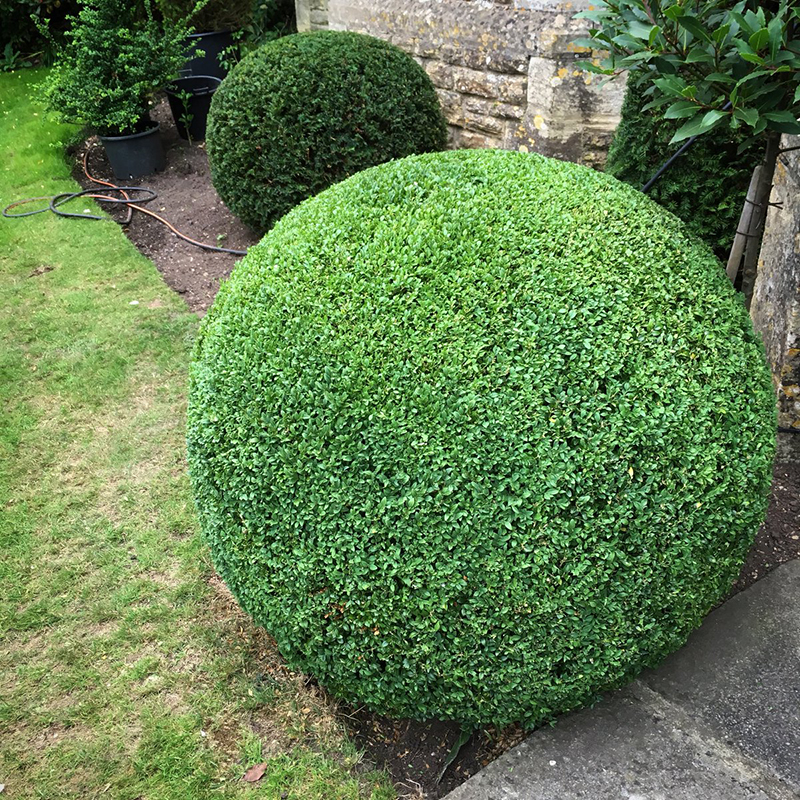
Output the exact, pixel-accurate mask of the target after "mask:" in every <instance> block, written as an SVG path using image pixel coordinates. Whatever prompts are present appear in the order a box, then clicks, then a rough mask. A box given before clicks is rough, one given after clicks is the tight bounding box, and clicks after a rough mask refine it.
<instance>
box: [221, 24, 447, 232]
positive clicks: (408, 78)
mask: <svg viewBox="0 0 800 800" xmlns="http://www.w3.org/2000/svg"><path fill="white" fill-rule="evenodd" d="M445 142H446V125H445V122H444V118H443V116H442V112H441V108H440V106H439V100H438V97H437V95H436V90H435V89H434V88H433V84H432V83H431V81H430V79H429V78H428V76H427V74H426V73H425V70H424V69H422V67H420V66H419V64H417V63H416V61H414V60H413V59H412V58H411V56H409V55H406V54H405V53H404V52H403V51H402V50H400V49H399V48H397V47H394V46H393V45H391V44H389V43H388V42H384V41H382V40H380V39H375V38H372V37H371V36H364V35H362V34H358V33H345V32H342V31H314V32H311V33H299V34H295V35H293V36H284V37H283V38H281V39H278V40H276V41H273V42H268V43H267V44H265V45H264V46H263V47H260V48H259V49H258V50H255V51H254V52H252V53H250V54H249V55H248V56H246V57H245V58H244V59H242V61H241V62H240V63H239V64H238V65H237V66H236V67H235V68H234V69H233V71H232V72H231V74H230V75H229V76H228V77H227V78H226V79H225V82H224V83H223V85H222V86H221V87H220V88H219V90H218V91H217V92H216V94H215V95H214V100H213V102H212V104H211V113H210V116H209V121H208V131H207V136H206V146H207V148H208V156H209V160H210V164H211V179H212V181H213V183H214V186H215V187H216V189H217V191H218V192H219V194H220V196H221V197H222V199H223V200H224V202H225V204H226V205H227V206H228V207H229V208H230V209H231V210H232V211H233V212H234V213H235V214H236V215H237V216H239V217H240V218H241V219H242V220H243V221H244V222H245V223H246V224H248V225H250V226H251V227H252V228H254V229H256V230H259V231H265V230H267V229H268V228H270V227H271V226H272V225H273V224H274V223H275V221H276V220H277V219H279V218H280V217H281V216H282V215H283V214H285V213H286V212H287V211H288V210H289V209H290V208H292V207H293V206H295V205H297V204H298V203H299V202H300V201H302V200H304V199H305V198H307V197H310V196H311V195H313V194H316V193H317V192H319V191H321V190H322V189H325V188H326V187H328V186H330V185H331V184H333V183H336V182H337V181H340V180H342V179H343V178H347V177H348V176H349V175H352V174H354V173H356V172H358V171H359V170H361V169H364V168H365V167H370V166H373V165H375V164H380V163H382V162H384V161H388V160H390V159H392V158H399V157H402V156H407V155H411V154H412V153H423V152H428V151H432V150H441V149H442V148H443V147H444V146H445Z"/></svg>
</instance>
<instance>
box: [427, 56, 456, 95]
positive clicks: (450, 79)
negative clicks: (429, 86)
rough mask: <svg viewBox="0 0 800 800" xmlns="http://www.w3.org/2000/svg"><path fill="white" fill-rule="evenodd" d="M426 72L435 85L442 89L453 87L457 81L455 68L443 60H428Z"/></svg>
mask: <svg viewBox="0 0 800 800" xmlns="http://www.w3.org/2000/svg"><path fill="white" fill-rule="evenodd" d="M425 72H427V73H428V76H429V77H430V79H431V81H432V82H433V85H434V86H436V87H438V88H440V89H452V88H453V83H454V81H455V76H454V75H453V68H452V67H451V66H450V65H449V64H444V63H442V62H441V61H427V62H426V63H425Z"/></svg>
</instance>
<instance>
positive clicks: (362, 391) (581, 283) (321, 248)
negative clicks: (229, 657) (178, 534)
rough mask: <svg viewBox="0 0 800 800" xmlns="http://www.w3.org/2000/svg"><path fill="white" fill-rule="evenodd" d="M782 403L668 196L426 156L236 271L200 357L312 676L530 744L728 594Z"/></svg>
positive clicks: (194, 422) (241, 518)
mask: <svg viewBox="0 0 800 800" xmlns="http://www.w3.org/2000/svg"><path fill="white" fill-rule="evenodd" d="M773 394H774V393H773V391H772V384H771V380H770V376H769V374H768V370H767V368H766V365H765V360H764V356H763V352H762V348H761V345H760V343H759V341H758V339H757V337H756V335H755V334H754V332H753V329H752V326H751V324H750V320H749V318H748V315H747V312H746V311H745V309H744V306H743V303H742V301H741V298H740V297H739V296H738V295H737V294H736V293H735V292H734V290H733V288H732V287H731V285H730V281H728V280H727V278H726V277H725V273H724V271H723V270H722V268H721V265H720V264H719V262H718V261H717V260H716V259H715V258H714V257H713V255H712V253H711V251H710V250H709V249H708V248H707V247H706V246H705V245H704V244H702V243H701V242H700V241H699V240H697V239H695V238H694V237H692V236H691V235H689V234H688V233H687V231H686V228H685V226H684V225H683V224H682V223H681V222H680V221H679V220H678V219H676V218H675V217H673V216H672V215H671V214H669V213H668V212H666V211H664V210H663V209H662V208H660V207H659V206H658V205H657V204H656V203H654V202H652V201H651V200H650V199H648V198H647V197H645V196H644V195H642V194H641V193H640V192H638V191H637V190H635V189H632V188H631V187H629V186H626V185H625V184H622V183H619V182H618V181H616V180H615V179H613V178H611V177H610V176H608V175H603V174H600V173H596V172H594V171H592V170H589V169H586V168H584V167H581V166H578V165H576V164H570V163H566V162H561V161H556V160H550V159H546V158H543V157H541V156H537V155H525V154H521V153H513V152H505V151H492V150H484V151H457V152H447V153H438V154H429V155H424V156H416V157H411V158H407V159H403V160H400V161H395V162H393V163H391V164H386V165H383V166H379V167H376V168H374V169H370V170H367V171H365V172H362V173H360V174H358V175H356V176H354V177H352V178H350V179H349V180H347V181H345V182H343V183H340V184H338V185H337V186H334V187H332V188H331V189H329V190H328V191H326V192H323V193H322V194H320V195H319V196H317V197H315V198H313V199H311V200H309V201H307V202H305V203H303V204H302V205H301V206H300V207H299V208H296V209H295V210H293V211H292V212H290V213H289V214H288V215H286V217H284V219H282V220H281V221H280V222H279V223H278V224H277V225H276V226H275V228H274V229H273V230H272V231H271V232H270V233H269V234H268V235H267V236H266V237H265V238H264V239H263V240H262V242H261V243H260V244H258V245H257V246H255V247H253V248H251V250H250V252H249V253H248V255H247V257H246V258H245V259H244V260H243V261H242V262H241V263H240V264H239V265H238V266H237V268H236V269H235V270H234V273H233V276H232V278H231V279H230V280H229V281H228V282H227V283H226V284H225V285H224V286H223V287H222V289H221V291H220V293H219V296H218V298H217V300H216V302H215V304H214V306H213V307H212V309H211V311H210V312H209V314H208V315H207V316H206V318H205V320H204V321H203V325H202V330H201V333H200V336H199V339H198V342H197V346H196V351H195V360H194V363H193V367H192V372H191V390H190V403H189V423H188V425H189V427H188V448H189V463H190V471H191V477H192V481H193V486H194V492H195V497H196V502H197V507H198V509H199V512H200V519H201V522H202V527H203V530H204V532H205V535H206V537H207V539H208V542H209V544H210V547H211V552H212V555H213V558H214V562H215V564H216V567H217V569H218V570H219V573H220V575H221V576H222V577H223V579H224V580H225V581H226V583H227V584H228V585H229V586H230V588H231V590H232V591H233V592H234V594H235V595H236V597H237V598H238V600H239V602H240V603H241V604H242V607H243V608H244V609H245V610H246V611H247V612H248V613H250V614H251V615H252V616H253V617H254V618H255V619H256V620H257V621H258V622H259V623H261V624H263V625H264V626H265V627H266V628H267V630H268V631H270V633H272V634H273V635H274V637H275V639H276V641H277V643H278V646H279V648H280V650H281V652H282V653H283V655H284V656H285V657H286V659H287V661H288V663H289V664H290V665H291V666H292V668H295V669H301V670H304V671H306V672H308V673H311V674H312V675H315V676H317V678H318V679H319V680H320V681H321V682H322V683H323V684H324V685H325V686H326V687H328V688H329V689H330V690H331V691H332V692H333V693H334V694H336V695H337V696H339V697H342V698H344V699H346V700H348V701H351V702H353V703H359V704H364V705H366V706H368V707H369V708H371V709H374V710H376V711H379V712H382V713H385V714H390V715H393V716H396V717H405V716H410V717H417V718H431V717H436V718H442V719H455V720H460V721H463V722H471V723H486V722H494V723H496V724H505V723H508V722H511V721H513V720H520V721H522V722H523V723H524V724H525V725H528V726H532V725H535V724H537V723H538V722H540V721H541V720H543V719H545V718H547V717H549V716H551V715H553V714H555V713H557V712H563V711H566V710H568V709H571V708H575V707H577V706H580V705H582V704H585V703H587V702H590V701H591V700H592V699H594V698H595V697H596V696H597V695H598V693H600V692H602V691H604V690H607V689H610V688H612V687H615V686H617V685H619V684H621V683H623V682H625V681H626V680H628V679H629V678H630V677H631V676H632V675H634V674H635V673H637V672H638V671H639V670H640V669H642V668H643V667H645V666H652V665H654V664H656V663H657V662H658V661H659V660H660V659H661V658H662V657H663V656H664V655H665V654H667V653H669V652H670V651H672V650H674V649H675V648H677V647H679V646H680V645H681V644H683V642H684V641H685V640H686V637H687V636H688V635H689V633H690V631H691V630H692V629H693V628H695V627H696V626H697V625H698V624H699V623H700V621H701V620H702V619H703V616H704V615H705V614H706V613H707V612H708V611H709V609H710V608H711V607H712V606H713V605H714V604H715V603H717V602H718V601H719V600H720V599H721V598H723V597H724V596H725V595H726V593H727V592H728V591H729V589H730V586H731V583H732V581H733V580H734V579H735V578H736V576H737V574H738V571H739V569H740V566H741V564H742V561H743V559H744V556H745V554H746V553H747V550H748V548H749V546H750V544H751V542H752V539H753V536H754V534H755V532H756V530H757V528H758V525H759V523H760V522H761V520H762V519H763V516H764V512H765V508H766V499H767V492H768V487H769V483H770V464H771V460H772V456H773V449H774V432H775V411H774V397H773Z"/></svg>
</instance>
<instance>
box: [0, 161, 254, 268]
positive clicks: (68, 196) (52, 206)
mask: <svg viewBox="0 0 800 800" xmlns="http://www.w3.org/2000/svg"><path fill="white" fill-rule="evenodd" d="M88 159H89V151H88V150H87V151H86V152H85V153H84V154H83V172H84V174H85V175H86V177H87V179H88V180H90V181H92V183H96V184H98V185H100V186H104V187H106V188H105V189H83V190H81V191H80V192H62V193H61V194H56V195H44V196H41V197H28V198H25V199H24V200H17V201H15V202H13V203H9V205H7V206H6V207H5V208H4V209H3V216H4V217H6V218H7V219H17V218H20V217H32V216H33V215H34V214H43V213H44V212H45V211H50V212H51V213H53V214H55V215H56V216H58V217H71V218H74V219H94V220H101V221H103V220H107V219H108V217H101V216H99V215H97V214H88V213H85V214H78V213H76V212H73V211H64V210H63V209H62V208H61V207H62V206H63V205H65V204H67V203H69V202H70V201H72V200H75V199H77V198H78V197H91V198H92V199H93V200H97V201H98V202H100V203H109V204H111V205H114V204H116V205H122V206H125V208H126V209H127V211H128V213H127V216H126V217H125V219H123V220H122V222H121V223H120V224H122V225H128V224H129V223H130V221H131V218H132V216H133V212H134V211H141V212H142V214H147V215H148V216H149V217H153V219H156V220H158V221H159V222H160V223H161V224H162V225H166V226H167V227H168V228H169V229H170V230H171V231H172V232H173V233H174V234H175V235H176V236H177V237H178V238H179V239H183V241H184V242H188V243H189V244H192V245H194V246H195V247H200V248H202V249H203V250H210V251H211V252H214V253H229V254H230V255H233V256H243V255H246V254H247V251H246V250H234V249H232V248H230V247H217V246H216V245H213V244H204V243H203V242H198V241H197V240H196V239H192V238H191V237H190V236H187V235H186V234H185V233H181V232H180V231H179V230H178V229H177V228H176V227H175V226H174V225H172V223H170V222H169V221H168V220H166V219H164V217H162V216H160V215H159V214H156V213H155V211H151V210H150V209H149V208H144V207H143V206H142V205H140V203H151V202H152V201H153V200H155V199H156V198H157V197H158V194H156V192H154V191H153V190H152V189H149V188H147V187H146V186H117V185H116V184H114V183H109V182H108V181H103V180H100V178H95V177H94V176H93V175H91V174H90V173H89V167H88V163H87V162H88ZM114 193H118V194H120V195H122V196H121V197H113V196H112V195H113V194H114ZM135 193H140V194H143V195H144V196H143V197H140V198H137V199H135V200H132V199H131V197H130V194H135ZM40 200H47V201H48V205H46V206H45V207H44V208H37V209H35V210H34V211H20V212H17V213H10V212H11V210H12V209H14V208H18V207H19V206H25V205H28V204H29V203H35V202H37V201H40Z"/></svg>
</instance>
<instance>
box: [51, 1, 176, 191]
mask: <svg viewBox="0 0 800 800" xmlns="http://www.w3.org/2000/svg"><path fill="white" fill-rule="evenodd" d="M71 21H72V28H71V30H70V31H69V32H68V33H67V41H66V43H65V45H64V46H63V47H60V48H58V49H57V56H56V63H55V66H54V67H53V70H52V72H51V73H50V75H49V76H48V78H47V79H46V81H45V84H44V93H45V97H46V99H47V103H48V106H49V108H50V109H52V110H54V111H55V112H56V113H57V114H58V115H59V116H60V117H61V119H63V120H65V121H67V122H77V123H82V124H85V125H88V126H90V127H91V128H93V129H94V130H95V131H96V132H97V134H98V135H99V136H100V140H101V141H102V142H103V145H104V147H105V150H106V154H107V155H108V158H109V161H110V162H111V167H112V169H113V170H114V175H115V176H116V177H117V178H118V179H121V180H128V179H130V178H137V177H140V176H142V175H148V174H150V173H151V172H156V171H158V170H161V169H163V168H164V150H163V147H162V145H161V140H160V137H159V126H158V124H157V123H155V122H153V121H152V119H151V118H150V113H149V112H150V108H151V106H152V104H153V101H152V97H153V94H154V93H155V92H156V91H158V90H160V89H162V88H164V86H166V85H167V84H168V83H169V82H170V81H171V80H172V79H173V78H174V77H175V75H176V74H177V73H178V70H179V69H180V67H181V66H182V64H183V62H184V60H185V57H186V46H185V40H186V36H187V35H188V34H189V33H190V32H191V28H189V27H188V23H186V22H179V21H169V20H164V21H161V20H158V19H156V17H155V15H154V13H153V8H152V2H151V0H141V1H140V2H134V3H130V4H128V3H119V2H118V0H85V2H84V3H83V5H82V6H81V10H80V12H79V13H78V15H77V16H75V17H73V18H72V19H71Z"/></svg>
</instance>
